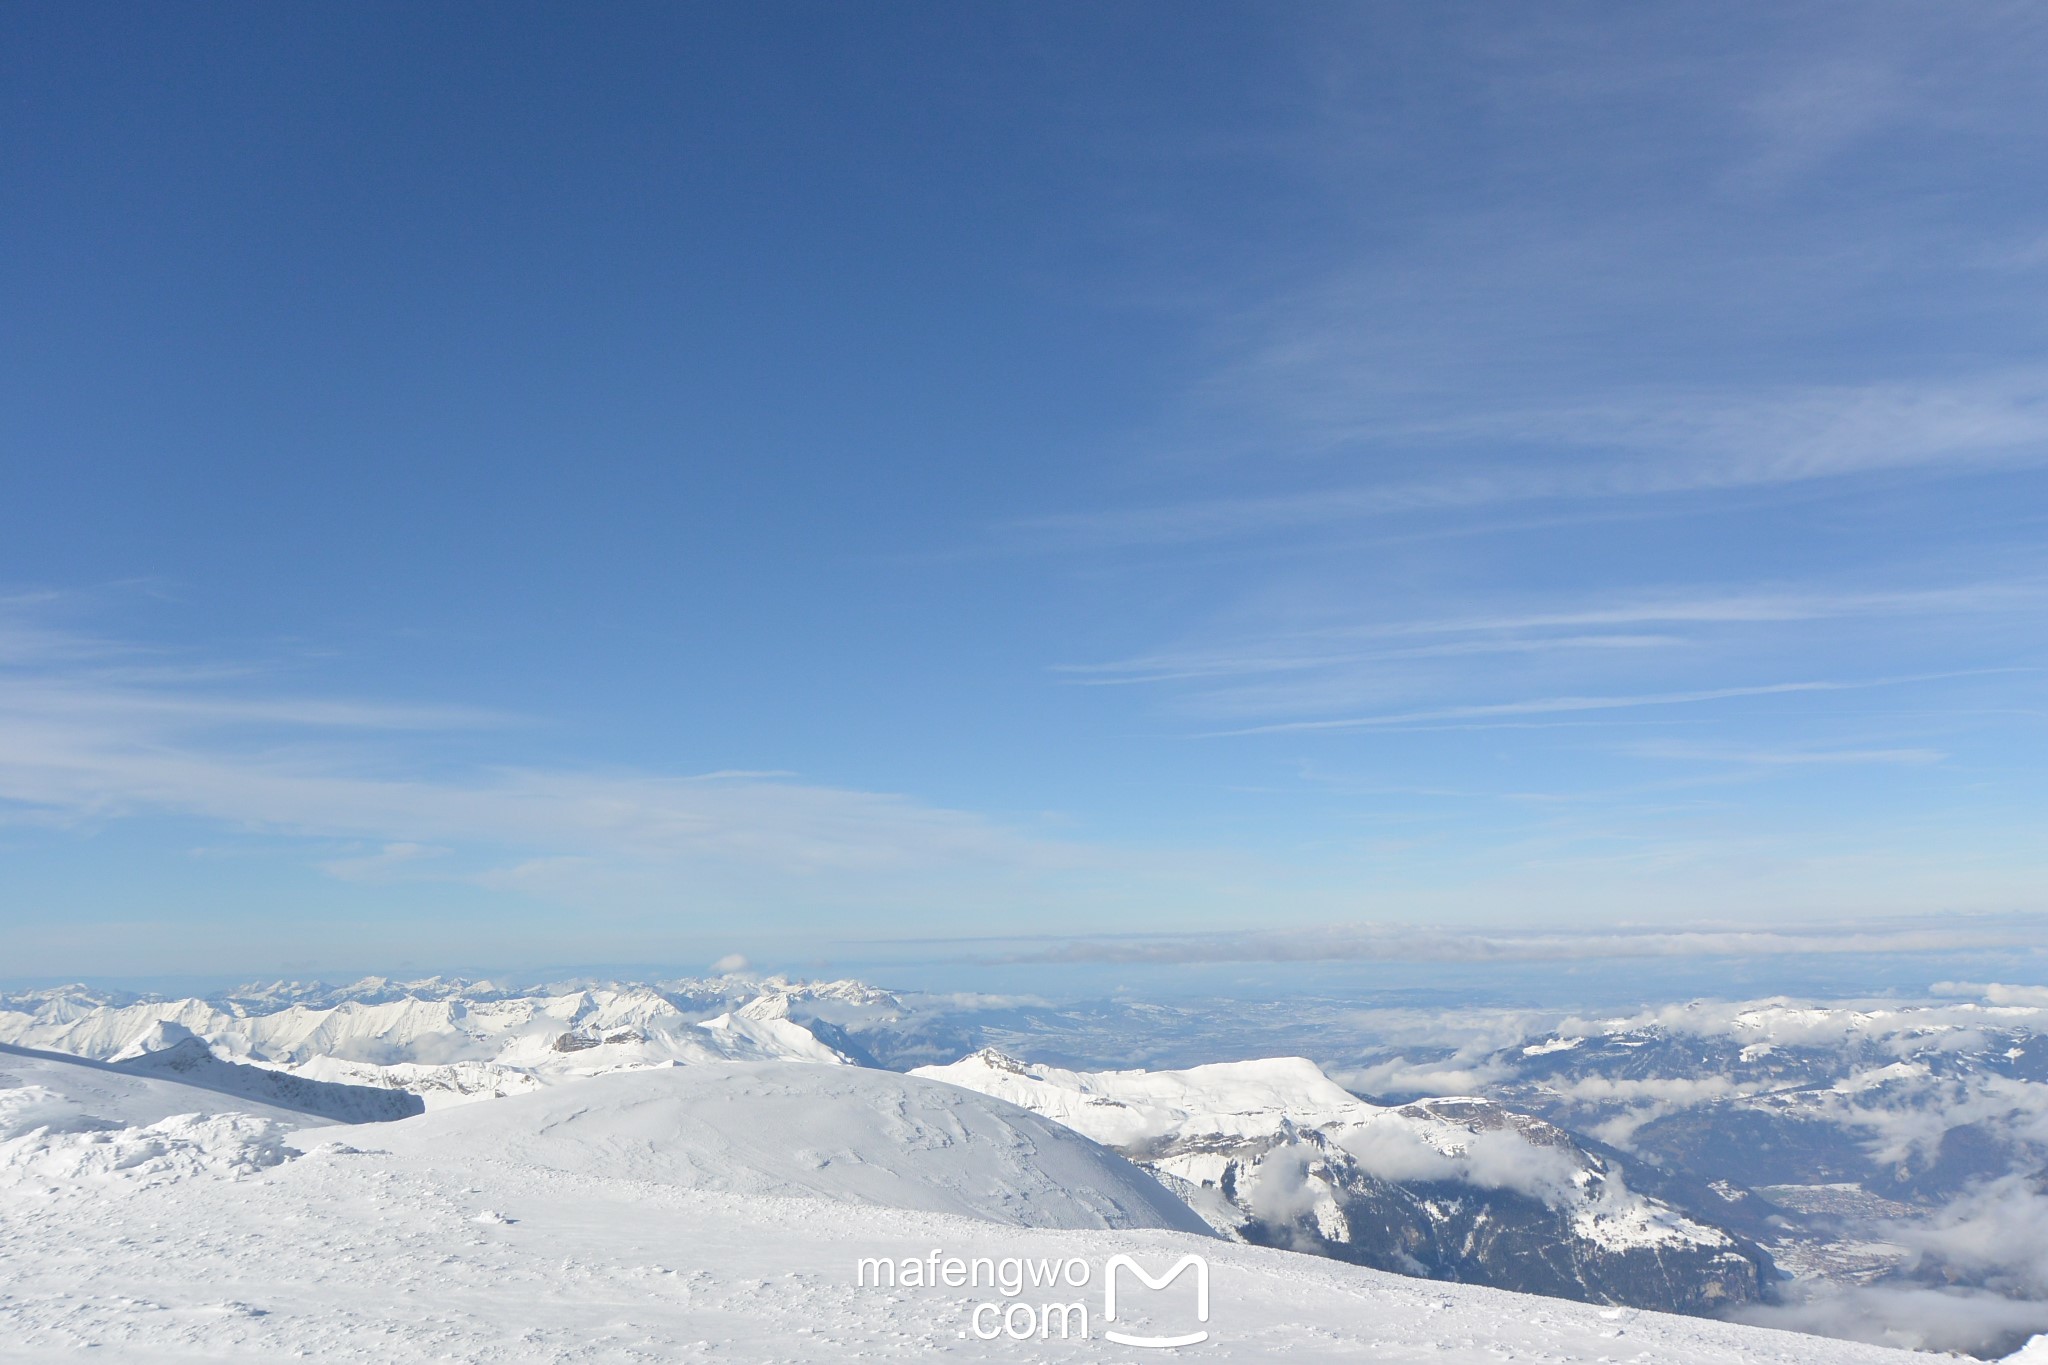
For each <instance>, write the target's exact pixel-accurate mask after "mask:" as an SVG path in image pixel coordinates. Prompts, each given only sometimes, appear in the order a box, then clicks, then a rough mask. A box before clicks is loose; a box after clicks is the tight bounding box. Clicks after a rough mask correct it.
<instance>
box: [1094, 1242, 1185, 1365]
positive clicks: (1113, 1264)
mask: <svg viewBox="0 0 2048 1365" xmlns="http://www.w3.org/2000/svg"><path fill="white" fill-rule="evenodd" d="M1119 1270H1128V1271H1129V1272H1130V1273H1131V1277H1132V1278H1133V1279H1135V1280H1138V1281H1140V1282H1141V1283H1143V1284H1144V1286H1145V1287H1146V1288H1147V1289H1164V1288H1166V1287H1167V1286H1168V1285H1170V1284H1172V1283H1173V1282H1174V1281H1175V1280H1177V1279H1179V1278H1180V1276H1181V1272H1182V1271H1186V1270H1192V1271H1194V1272H1195V1321H1196V1322H1207V1321H1208V1320H1209V1263H1208V1262H1207V1261H1205V1260H1203V1259H1202V1258H1201V1257H1199V1256H1183V1257H1181V1258H1180V1259H1179V1260H1178V1261H1175V1262H1174V1263H1173V1269H1171V1270H1169V1271H1167V1272H1166V1273H1165V1274H1164V1275H1161V1276H1160V1277H1159V1278H1158V1279H1156V1280H1155V1279H1153V1278H1152V1277H1151V1276H1150V1275H1148V1274H1146V1273H1145V1268H1144V1267H1143V1266H1141V1265H1139V1264H1138V1263H1137V1262H1136V1261H1134V1260H1132V1259H1131V1258H1130V1257H1128V1256H1112V1257H1110V1258H1109V1259H1108V1260H1107V1261H1105V1262H1103V1264H1102V1320H1103V1322H1104V1323H1105V1324H1107V1323H1112V1322H1115V1321H1116V1308H1117V1300H1116V1286H1117V1272H1118V1271H1119ZM1102 1335H1103V1336H1105V1337H1107V1338H1108V1339H1109V1340H1111V1341H1113V1342H1115V1343H1117V1344H1118V1345H1119V1346H1152V1347H1158V1348H1161V1349H1171V1348H1172V1347H1175V1346H1199V1345H1200V1344H1201V1343H1203V1342H1205V1341H1207V1340H1208V1339H1209V1329H1208V1328H1206V1327H1204V1328H1202V1329H1201V1330H1200V1331H1196V1332H1184V1333H1182V1334H1181V1335H1179V1336H1172V1337H1151V1336H1146V1337H1140V1336H1132V1335H1131V1334H1129V1333H1127V1332H1120V1331H1118V1330H1116V1329H1115V1328H1113V1327H1108V1326H1105V1327H1104V1328H1103V1332H1102Z"/></svg>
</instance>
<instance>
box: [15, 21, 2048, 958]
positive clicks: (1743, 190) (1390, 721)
mask: <svg viewBox="0 0 2048 1365" xmlns="http://www.w3.org/2000/svg"><path fill="white" fill-rule="evenodd" d="M2044 25H2048V21H2044V19H2043V17H2042V16H2041V15H2040V13H2039V11H2038V10H2036V9H2034V8H2033V7H2028V6H2000V5H1958V6H1944V7H1940V8H1939V9H1935V8H1929V7H1915V6H1905V5H1897V6H1891V5H1870V6H1856V7H1842V6H1829V7H1805V6H1799V5H1773V6H1750V7H1737V8H1734V9H1729V8H1726V7H1721V8H1716V9H1712V10H1707V9H1702V8H1699V7H1689V6H1677V5H1672V6H1658V5H1648V6H1644V5H1590V6H1569V5H1551V6H1542V7H1523V6H1506V5H1497V6H1479V5H1468V6H1456V5H1446V6H1421V7H1416V6H1392V5H1388V6H1334V5H1332V6H1314V5H1304V6H1287V7H1278V8H1276V7H1272V6H1256V5H1251V6H1238V7H1223V6H1199V7H1198V6H1187V5H1144V4H1118V5H1111V6H1100V5H1071V6H1060V5H1040V6H1031V7H1021V8H996V7H969V8H965V9H963V8H961V7H958V6H951V5H937V4H933V5H921V6H920V5H894V6H888V7H883V8H875V7H846V6H829V5H784V6H773V7H738V6H696V7H682V6H656V5H648V6H633V5H613V6H606V7H602V8H598V9H591V8H587V7H585V8H575V9H572V8H564V7H542V6H521V5H504V6H491V7H482V6H466V5H425V6H421V5H404V6H396V5H393V6H381V7H380V6H375V5H362V6H350V7H345V8H343V7H333V8H325V9H322V8H306V7H290V8H278V7H275V6H257V5H242V6H236V5H217V6H209V7H207V8H205V9H204V10H200V11H195V10H190V9H182V10H181V9H171V8H163V7H155V8H152V7H143V6H135V7H125V8H124V7H111V8H110V7H78V6H68V5H55V4H18V5H13V6H10V7H8V8H7V9H6V10H5V11H4V13H0V63H4V68H0V83H4V86H5V88H6V89H7V90H8V91H9V92H10V98H9V99H8V101H7V102H6V105H5V108H4V110H0V120H4V125H5V127H4V137H0V167H4V172H0V173H4V177H5V184H6V190H7V201H8V204H9V210H8V212H6V213H5V214H4V215H0V272H4V280H0V290H4V297H5V298H6V299H7V301H8V302H7V306H6V307H5V308H4V309H0V879H4V888H0V930H4V932H5V937H6V939H7V941H8V944H9V948H8V957H9V958H10V959H11V960H10V961H9V962H7V963H6V964H4V965H0V975H8V976H40V975H81V974H85V975H89V974H94V973H103V974H104V973H135V972H141V971H147V970H164V971H174V970H176V971H201V970H213V969H219V970H222V971H237V972H240V971H247V972H251V973H261V972H268V971H293V972H311V971H337V970H344V969H353V968H357V967H377V966H386V967H397V966H400V965H418V966H422V967H425V966H438V965H483V966H520V965H524V964H534V963H543V962H576V961H597V960H603V961H629V960H638V961H694V960H697V959H698V958H699V957H702V958H703V959H704V960H709V958H710V957H713V956H718V955H722V954H724V953H727V952H741V953H746V954H749V955H752V956H753V957H754V958H755V959H756V960H757V961H763V962H769V963H776V962H784V961H792V962H793V961H797V960H800V959H803V960H808V959H806V958H805V955H806V954H809V955H810V957H812V958H816V957H820V956H824V957H829V956H831V954H832V953H834V952H838V951H839V949H838V948H836V947H834V946H833V945H840V944H845V943H848V942H854V941H859V940H864V939H887V938H898V937H973V936H978V935H994V936H1005V937H1010V936H1017V935H1031V934H1044V935H1053V936H1059V935H1069V934H1082V933H1087V934H1102V933H1111V934H1119V933H1121V934H1163V935H1176V934H1183V933H1212V932H1221V933H1242V932H1248V931H1249V932H1258V933H1265V932H1269V931H1279V932H1292V931H1296V930H1305V931H1313V932H1315V933H1324V932H1327V930H1326V928H1321V927H1319V926H1325V927H1326V926H1357V925H1368V926H1401V925H1424V926H1452V927H1471V928H1486V929H1494V930H1508V931H1534V930H1536V929H1538V928H1544V927H1548V928H1557V927H1572V928H1584V927H1594V926H1616V925H1621V926H1639V927H1644V928H1650V929H1656V930H1659V931H1670V930H1683V929H1688V928H1693V927H1698V926H1703V925H1718V926H1757V925H1783V924H1788V923H1808V922H1813V923H1841V922H1847V921H1854V922H1865V921H1871V920H1875V919H1881V918H1884V917H1887V916H1914V917H1918V919H1917V920H1916V921H1915V922H1916V923H1924V922H1926V919H1927V917H1929V916H1940V915H1945V914H1949V913H1953V912H1982V913H1989V912H2007V913H2010V912H2032V911H2037V910H2040V909H2041V908H2043V907H2042V905H2041V893H2040V888H2041V887H2042V885H2044V880H2043V874H2044V872H2048V840H2044V839H2043V838H2042V837H2041V830H2042V825H2043V820H2042V813H2043V810H2044V798H2048V779H2044V777H2043V775H2042V774H2043V767H2044V764H2043V759H2044V757H2048V753H2044V750H2048V745H2044V742H2043V740H2044V716H2048V698H2044V674H2043V672H2042V670H2043V667H2044V666H2048V649H2044V647H2043V641H2044V638H2048V637H2044V632H2043V626H2044V624H2048V562H2044V561H2048V556H2044V552H2043V544H2044V532H2048V469H2044V463H2048V288H2044V286H2048V188H2044V187H2048V177H2043V176H2042V175H2040V174H2039V168H2040V166H2041V165H2042V164H2043V160H2044V152H2048V107H2044V106H2048V94H2044V91H2043V88H2042V86H2041V83H2040V81H2039V79H2038V73H2039V71H2040V70H2041V66H2042V62H2043V60H2044V58H2048V26H2044ZM1373 932H1379V931H1378V930H1374V931H1373ZM1197 955H1198V956H1199V955H1200V954H1197Z"/></svg>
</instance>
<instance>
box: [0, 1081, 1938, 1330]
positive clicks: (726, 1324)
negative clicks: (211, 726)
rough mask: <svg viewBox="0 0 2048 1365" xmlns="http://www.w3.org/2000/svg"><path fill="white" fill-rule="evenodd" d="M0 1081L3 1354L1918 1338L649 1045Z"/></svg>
mask: <svg viewBox="0 0 2048 1365" xmlns="http://www.w3.org/2000/svg"><path fill="white" fill-rule="evenodd" d="M66 1073H68V1074H66ZM0 1097H5V1103H4V1104H0V1112H12V1113H13V1114H14V1118H15V1123H14V1126H13V1127H11V1128H9V1129H7V1130H4V1131H5V1134H6V1135H5V1136H0V1210H4V1214H5V1216H4V1217H0V1271H4V1275H0V1340H5V1341H6V1343H7V1354H8V1359H9V1360H10V1361H21V1362H58V1361H62V1362H72V1361H78V1360H82V1359H86V1358H91V1359H94V1360H101V1361H112V1362H134V1363H137V1365H141V1363H147V1365H157V1363H158V1362H161V1361H164V1360H166V1359H179V1360H213V1361H265V1362H267V1361H274V1360H282V1359H293V1358H312V1359H318V1360H323V1361H376V1362H380V1365H408V1363H409V1362H427V1361H447V1360H490V1361H498V1362H508V1365H520V1363H521V1362H539V1361H559V1360H564V1359H574V1360H579V1361H589V1362H621V1363H623V1362H629V1361H630V1362H645V1361H649V1360H665V1361H666V1360H692V1359H705V1360H734V1361H743V1362H768V1361H799V1360H800V1361H833V1360H855V1359H859V1360H871V1361H872V1360H907V1359H922V1358H925V1357H927V1356H929V1355H932V1354H935V1353H950V1354H953V1355H955V1356H958V1357H960V1358H965V1359H988V1360H1017V1361H1022V1360H1041V1361H1042V1360H1055V1361H1073V1362H1080V1361H1094V1360H1108V1359H1122V1358H1125V1357H1127V1356H1128V1355H1129V1354H1130V1352H1129V1351H1128V1350H1119V1349H1118V1348H1116V1347H1115V1346H1114V1344H1113V1343H1111V1342H1109V1341H1107V1340H1105V1332H1106V1330H1108V1329H1110V1328H1112V1327H1115V1328H1123V1329H1133V1328H1135V1329H1138V1330H1142V1331H1153V1332H1156V1331H1159V1330H1161V1329H1163V1328H1166V1327H1168V1326H1169V1325H1171V1326H1173V1327H1186V1326H1188V1325H1191V1324H1199V1326H1200V1330H1201V1331H1202V1332H1203V1333H1204V1334H1205V1340H1204V1342H1203V1344H1202V1346H1201V1347H1200V1350H1201V1354H1202V1358H1204V1359H1209V1360H1215V1361H1225V1362H1228V1361H1260V1362H1263V1361H1270V1360H1274V1359H1279V1358H1283V1357H1284V1358H1287V1359H1298V1360H1306V1361H1317V1360H1322V1361H1331V1362H1338V1361H1342V1362H1347V1363H1348V1362H1360V1361H1412V1360H1416V1359H1421V1358H1428V1359H1434V1360H1493V1359H1510V1358H1514V1359H1549V1360H1584V1361H1593V1360H1602V1359H1618V1358H1627V1359H1653V1360H1657V1361H1659V1362H1665V1363H1667V1365H1737V1362H1741V1365H1889V1363H1890V1362H1899V1363H1900V1365H1904V1362H1906V1361H1908V1360H1910V1359H1912V1357H1910V1356H1907V1355H1905V1354H1902V1353H1899V1352H1896V1351H1892V1350H1887V1349H1883V1348H1879V1347H1872V1346H1865V1345H1858V1344H1853V1343H1848V1342H1839V1341H1824V1340H1820V1339H1816V1338H1811V1337H1803V1336H1798V1335H1795V1334H1790V1333H1783V1332H1774V1331H1768V1330H1763V1329H1759V1328H1755V1327H1746V1326H1740V1325H1736V1324H1730V1323H1721V1322H1713V1321H1708V1320H1704V1319H1699V1318H1684V1317H1673V1316H1667V1315H1662V1314H1656V1313H1641V1312H1636V1311H1634V1310H1630V1309H1624V1308H1614V1307H1607V1308H1601V1307H1596V1306H1593V1305H1585V1304H1574V1303H1568V1302H1564V1301H1559V1300H1546V1299H1533V1298H1526V1297H1522V1296H1516V1295H1511V1294H1503V1293H1500V1292H1498V1291H1494V1290H1489V1289H1485V1288H1481V1287H1477V1286H1467V1285H1445V1284H1436V1283H1430V1282H1427V1281H1422V1280H1417V1279H1413V1278H1406V1277H1399V1276H1392V1275H1385V1274H1382V1273H1379V1272H1376V1271H1372V1270H1368V1269H1364V1268H1361V1267H1357V1266H1348V1265H1342V1264H1339V1263H1337V1262H1334V1261H1330V1260H1326V1259H1321V1258H1317V1257H1309V1256H1300V1255H1296V1254H1293V1253H1290V1252H1284V1251H1276V1250H1271V1249H1266V1248H1259V1247H1252V1246H1246V1245H1243V1244H1234V1243H1230V1242H1227V1241H1223V1240H1220V1239H1218V1238H1216V1237H1214V1236H1213V1235H1211V1234H1208V1233H1207V1232H1206V1231H1197V1230H1195V1226H1194V1225H1193V1223H1192V1221H1191V1220H1189V1216H1188V1215H1187V1213H1186V1211H1185V1210H1184V1209H1180V1208H1179V1206H1177V1205H1175V1204H1174V1203H1173V1202H1172V1201H1171V1200H1170V1199H1166V1198H1165V1196H1164V1191H1162V1190H1160V1189H1159V1188H1158V1187H1157V1186H1156V1185H1149V1184H1148V1178H1147V1177H1145V1176H1143V1175H1142V1174H1141V1173H1139V1172H1138V1171H1136V1170H1135V1169H1134V1168H1132V1167H1130V1166H1129V1165H1127V1164H1126V1163H1124V1162H1123V1161H1122V1159H1121V1158H1119V1157H1117V1156H1115V1155H1113V1154H1111V1153H1109V1152H1107V1151H1106V1150H1104V1149H1102V1148H1100V1147H1098V1146H1096V1145H1095V1144H1093V1143H1091V1142H1089V1141H1088V1140H1087V1139H1085V1138H1083V1137H1081V1136H1080V1135H1079V1134H1075V1133H1071V1132H1069V1131H1067V1130H1065V1129H1064V1128H1061V1127H1058V1126H1056V1125H1053V1124H1051V1123H1050V1122H1048V1121H1047V1120H1044V1119H1042V1118H1040V1117H1037V1116H1035V1115H1032V1114H1030V1113H1028V1112H1025V1111H1023V1110H1019V1109H1017V1108H1015V1107H1014V1106H1011V1105H1009V1104H1008V1103H1006V1102H1004V1101H1002V1100H999V1099H995V1098H992V1097H985V1096H981V1095H978V1094H974V1093H972V1092H969V1091H965V1090H962V1089H959V1088H957V1087H952V1086H947V1085H943V1084H940V1083H937V1082H933V1081H928V1080H924V1079H921V1078H916V1077H906V1076H901V1075H894V1074H890V1073H887V1072H882V1071H878V1070H874V1069H869V1068H855V1067H844V1066H828V1065H819V1064H816V1063H814V1062H790V1061H783V1062H768V1063H740V1064H731V1063H708V1064H700V1065H697V1066H684V1067H673V1066H660V1067H650V1068H645V1069H639V1070H631V1071H621V1072H616V1073H613V1074H610V1075H606V1076H599V1077H578V1078H567V1079H563V1080H562V1081H561V1082H560V1084H559V1085H553V1086H550V1087H549V1088H547V1089H545V1090H544V1091H543V1092H542V1093H539V1094H533V1095H527V1096H523V1097H513V1098H508V1099H503V1100H495V1101H491V1102H489V1103H479V1104H473V1105H466V1106H457V1107H445V1108H443V1109H441V1110H439V1111H437V1112H432V1113H425V1114H421V1115H417V1116H414V1117H410V1118H405V1119H399V1120H393V1121H387V1122H383V1123H375V1124H358V1125H353V1126H348V1127H339V1128H337V1127H320V1126H317V1125H316V1126H305V1124H306V1120H307V1118H308V1116H305V1115H291V1114H289V1113H288V1112H285V1111H278V1112H271V1113H263V1114H258V1113H254V1112H249V1111H235V1110H229V1109H227V1108H226V1106H228V1105H232V1104H238V1103H244V1102H242V1101H237V1100H234V1099H233V1098H231V1097H228V1096H226V1095H224V1094H223V1093H222V1092H220V1091H218V1090H205V1089H200V1088H197V1087H191V1086H186V1085H184V1084H183V1083H182V1082H177V1081H170V1080H165V1079H163V1078H161V1077H155V1076H135V1075H131V1074H129V1073H126V1072H122V1071H119V1070H117V1069H109V1068H107V1067H104V1066H95V1065H93V1064H91V1063H89V1062H86V1061H84V1060H78V1061H65V1060H62V1059H58V1060H54V1061H52V1060H49V1059H48V1058H47V1056H46V1055H43V1054H23V1053H19V1052H13V1053H8V1054H6V1055H5V1056H4V1057H0ZM24 1097H25V1098H24ZM52 1106H55V1109H54V1110H53V1108H52ZM164 1109H170V1110H173V1111H178V1112H177V1113H176V1114H175V1115H174V1116H170V1117H157V1115H158V1114H159V1113H160V1112H161V1111H162V1110H164ZM59 1111H61V1112H62V1114H63V1115H64V1120H65V1121H64V1123H63V1125H62V1127H61V1129H60V1127H57V1126H52V1125H50V1124H46V1123H43V1122H41V1121H40V1120H42V1119H44V1118H48V1117H51V1116H52V1115H53V1114H54V1113H56V1112H59ZM21 1123H28V1124H29V1125H31V1126H29V1127H26V1128H21V1127H20V1124H21ZM294 1123H297V1124H298V1125H300V1126H297V1127H294V1126H293V1125H294ZM1183 1220H1188V1221H1185V1222H1184V1221H1183ZM1189 1256H1194V1257H1197V1258H1199V1261H1200V1264H1201V1266H1202V1271H1201V1272H1200V1273H1201V1276H1202V1277H1203V1278H1201V1279H1200V1283H1202V1284H1203V1285H1205V1286H1206V1287H1207V1289H1208V1291H1209V1292H1208V1293H1207V1294H1206V1295H1205V1296H1204V1297H1203V1300H1202V1302H1201V1304H1200V1305H1199V1306H1197V1305H1196V1304H1194V1303H1192V1302H1190V1301H1189V1300H1188V1299H1187V1297H1186V1296H1185V1295H1183V1296H1182V1297H1180V1298H1177V1299H1176V1298H1173V1297H1170V1296H1169V1295H1170V1292H1171V1291H1169V1292H1168V1293H1163V1294H1162V1295H1161V1296H1160V1297H1158V1298H1157V1299H1156V1300H1151V1301H1148V1302H1145V1303H1141V1304H1139V1305H1137V1306H1136V1308H1135V1309H1134V1307H1133V1305H1132V1303H1131V1299H1132V1297H1133V1296H1134V1295H1135V1294H1136V1293H1137V1292H1138V1291H1137V1288H1136V1285H1137V1282H1136V1281H1134V1280H1131V1279H1130V1277H1128V1276H1126V1277H1125V1279H1126V1281H1127V1283H1128V1284H1129V1285H1130V1286H1131V1288H1130V1291H1129V1292H1127V1293H1126V1295H1125V1298H1124V1300H1123V1304H1122V1307H1121V1309H1120V1311H1119V1314H1118V1316H1117V1317H1116V1318H1114V1319H1111V1318H1110V1317H1109V1308H1110V1304H1109V1300H1108V1296H1107V1294H1106V1293H1105V1289H1106V1286H1107V1284H1108V1283H1111V1282H1113V1278H1112V1277H1114V1276H1116V1275H1117V1274H1118V1273H1119V1271H1118V1270H1117V1268H1116V1261H1115V1258H1118V1257H1128V1258H1130V1259H1131V1261H1132V1262H1133V1263H1135V1264H1136V1265H1138V1266H1139V1267H1141V1268H1142V1267H1145V1266H1150V1267H1152V1268H1154V1269H1155V1270H1158V1271H1160V1272H1162V1273H1163V1272H1164V1271H1165V1270H1166V1269H1167V1268H1168V1267H1170V1266H1173V1265H1176V1264H1179V1263H1181V1262H1182V1261H1183V1260H1184V1259H1185V1258H1187V1257H1189ZM925 1265H931V1266H933V1267H935V1268H940V1269H939V1271H938V1273H937V1274H935V1276H934V1277H933V1278H930V1279H927V1278H925V1277H924V1276H923V1275H922V1274H921V1273H918V1272H917V1271H914V1270H913V1269H912V1267H923V1266H925ZM984 1265H985V1266H988V1267H990V1268H991V1273H990V1275H989V1277H988V1278H987V1279H986V1280H983V1279H980V1278H978V1277H979V1276H980V1270H979V1269H978V1267H980V1266H984ZM956 1266H957V1267H959V1268H960V1269H961V1271H962V1272H963V1274H962V1276H960V1277H958V1278H951V1277H950V1274H951V1271H952V1269H953V1268H954V1267H956ZM883 1267H888V1268H890V1270H891V1273H890V1275H889V1277H888V1278H887V1280H886V1281H884V1279H883V1277H882V1276H881V1275H880V1273H879V1272H880V1269H881V1268H883ZM899 1268H900V1269H899ZM1013 1269H1014V1271H1015V1274H1011V1271H1012V1270H1013ZM1048 1269H1050V1270H1051V1271H1052V1272H1053V1273H1054V1275H1056V1276H1057V1278H1049V1277H1048V1276H1047V1275H1045V1274H1042V1273H1041V1272H1045V1271H1047V1270H1048ZM871 1271H872V1272H874V1273H872V1274H871V1273H870V1272H871ZM969 1277H975V1278H969ZM1055 1320H1056V1321H1057V1322H1058V1324H1059V1328H1058V1331H1057V1333H1055V1332H1054V1331H1053V1330H1052V1328H1051V1326H1050V1324H1051V1323H1052V1322H1054V1321H1055Z"/></svg>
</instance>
